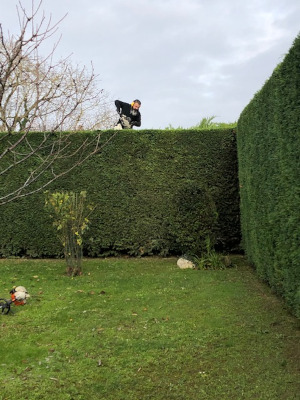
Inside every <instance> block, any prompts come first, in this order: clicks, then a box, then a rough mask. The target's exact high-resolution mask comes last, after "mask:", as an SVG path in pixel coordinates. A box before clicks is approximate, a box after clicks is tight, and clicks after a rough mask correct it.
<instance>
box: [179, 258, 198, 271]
mask: <svg viewBox="0 0 300 400" xmlns="http://www.w3.org/2000/svg"><path fill="white" fill-rule="evenodd" d="M177 266H178V267H179V268H180V269H188V268H191V269H193V268H195V264H194V263H193V262H192V261H190V260H186V259H185V258H183V257H180V258H179V259H178V260H177Z"/></svg>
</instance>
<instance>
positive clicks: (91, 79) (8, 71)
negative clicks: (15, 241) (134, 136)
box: [0, 0, 114, 205]
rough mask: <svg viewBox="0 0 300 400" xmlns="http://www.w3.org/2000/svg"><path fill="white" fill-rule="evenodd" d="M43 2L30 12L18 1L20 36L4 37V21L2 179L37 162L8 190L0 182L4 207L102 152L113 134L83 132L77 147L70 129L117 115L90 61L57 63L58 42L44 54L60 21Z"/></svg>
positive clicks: (107, 123)
mask: <svg viewBox="0 0 300 400" xmlns="http://www.w3.org/2000/svg"><path fill="white" fill-rule="evenodd" d="M41 5H42V0H40V2H39V4H38V6H37V7H35V6H34V1H32V8H31V10H30V13H28V12H27V11H26V9H25V8H24V7H23V6H22V3H21V2H19V6H18V7H17V13H18V17H19V26H20V30H19V33H18V34H17V35H11V34H9V33H8V34H7V36H6V37H5V35H4V31H3V27H2V24H0V132H2V134H0V183H1V179H5V176H6V175H7V174H8V172H9V171H11V170H13V169H14V168H17V167H19V166H20V165H21V164H22V163H24V162H25V161H27V160H28V159H31V158H34V160H35V162H34V163H33V164H34V167H33V168H31V169H30V171H29V172H28V176H27V177H26V178H25V180H24V181H23V182H19V183H18V184H16V183H15V184H14V185H13V186H12V187H10V188H9V189H6V192H5V190H4V189H3V187H4V186H5V187H7V186H6V185H1V186H0V190H1V191H0V205H1V204H5V203H8V202H10V201H13V200H15V199H17V198H20V197H24V196H28V195H29V194H32V193H35V192H37V191H40V190H42V189H44V188H45V187H46V186H48V185H49V184H50V183H51V182H53V181H54V180H55V179H57V178H58V177H60V176H62V175H64V174H66V173H68V172H70V170H71V169H73V168H75V167H76V166H78V165H80V164H82V163H83V162H84V161H85V160H86V159H87V158H88V157H90V156H91V155H93V154H95V153H97V152H99V151H100V150H101V148H102V147H103V146H104V145H106V144H107V141H110V140H111V139H112V137H113V136H114V133H112V134H111V136H109V137H107V135H106V139H105V140H103V139H102V138H101V132H99V134H97V135H95V134H94V135H82V140H81V141H80V143H79V144H78V145H77V147H76V148H74V145H73V144H72V140H71V135H72V134H70V133H68V134H67V133H66V131H69V132H70V131H78V130H86V129H103V128H104V129H107V128H110V127H111V126H112V122H113V117H112V115H113V114H112V110H111V109H110V102H109V99H108V95H107V94H106V93H105V92H104V91H103V90H99V89H98V86H97V83H98V82H97V78H98V77H97V75H96V74H95V72H94V69H93V66H92V65H91V69H90V70H88V69H87V68H86V67H85V66H84V67H82V68H80V67H79V66H78V65H76V66H74V65H73V64H72V63H71V61H70V58H69V57H67V58H65V59H61V60H59V61H54V52H55V49H56V47H57V44H58V42H56V43H54V44H53V48H52V50H51V51H50V52H49V53H48V54H47V55H46V56H41V54H40V53H41V51H40V49H41V47H42V46H43V45H44V43H45V41H47V40H48V39H49V38H52V37H53V35H54V34H55V33H56V32H57V29H58V26H59V23H60V22H61V20H60V21H58V22H57V23H52V21H51V17H49V19H46V17H45V15H44V13H42V14H41ZM33 132H44V133H43V134H41V133H35V136H37V135H38V140H37V138H36V137H35V138H34V140H32V135H33ZM45 132H46V133H45ZM54 132H55V134H54ZM69 158H72V165H70V163H69V164H68V163H65V169H64V170H58V169H57V168H55V163H56V161H57V160H61V159H69ZM46 171H47V174H45V172H46ZM46 175H47V178H46V179H45V178H44V177H45V176H46ZM42 177H43V179H42Z"/></svg>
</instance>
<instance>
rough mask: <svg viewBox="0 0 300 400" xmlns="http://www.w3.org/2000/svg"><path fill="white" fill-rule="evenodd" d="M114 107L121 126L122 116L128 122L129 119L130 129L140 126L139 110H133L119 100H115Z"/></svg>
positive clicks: (129, 105)
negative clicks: (118, 115)
mask: <svg viewBox="0 0 300 400" xmlns="http://www.w3.org/2000/svg"><path fill="white" fill-rule="evenodd" d="M115 105H116V107H117V111H118V113H119V114H120V119H119V121H118V123H120V124H121V125H122V126H123V121H122V116H125V117H127V119H128V120H129V118H130V120H129V123H130V125H131V128H132V127H133V126H141V113H140V112H139V110H134V109H133V108H132V105H131V104H129V103H124V102H123V101H120V100H116V101H115Z"/></svg>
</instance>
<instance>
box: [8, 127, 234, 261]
mask: <svg viewBox="0 0 300 400" xmlns="http://www.w3.org/2000/svg"><path fill="white" fill-rule="evenodd" d="M110 134H111V133H110V132H109V131H107V132H104V134H103V136H102V138H101V140H103V141H105V140H106V136H109V135H110ZM82 135H93V133H74V137H73V140H74V146H75V145H76V140H79V139H78V138H82ZM30 140H38V134H33V135H31V137H30ZM30 162H34V160H29V161H28V165H26V166H22V168H25V169H26V168H30ZM63 162H72V160H69V159H67V160H62V163H63ZM57 168H58V170H59V165H58V166H57ZM22 173H24V170H23V169H21V168H20V169H16V170H14V171H13V172H12V173H7V174H6V175H5V179H3V180H2V181H1V184H2V185H4V186H5V185H6V186H7V185H8V186H9V185H13V184H14V182H17V181H20V179H21V177H22ZM48 189H49V190H56V191H60V190H72V191H81V190H85V191H86V192H87V200H88V202H91V203H93V204H94V205H95V206H96V209H95V211H94V212H93V213H92V215H90V218H89V219H90V229H89V230H88V232H87V233H86V236H85V247H84V252H85V255H88V256H95V257H96V256H103V255H116V254H120V253H123V254H124V253H125V254H130V255H146V254H160V255H166V254H181V253H182V252H184V251H187V250H189V249H191V250H195V248H196V249H197V248H199V242H200V241H204V240H205V239H206V237H207V235H209V236H210V239H211V240H212V241H214V243H216V245H217V248H218V249H219V250H226V251H229V250H233V249H236V248H237V247H238V246H239V242H240V226H239V194H238V178H237V155H236V138H235V133H234V132H233V131H232V130H230V129H227V130H221V129H217V130H209V131H192V130H189V131H184V130H183V131H171V130H169V131H146V130H144V131H120V133H118V135H117V136H116V137H114V139H113V140H112V141H111V142H110V143H109V144H108V145H107V146H105V147H104V148H103V150H102V151H101V153H99V154H97V155H95V156H93V157H92V158H90V159H89V160H88V161H87V162H85V163H84V164H83V165H82V166H80V167H78V168H76V169H75V170H74V171H73V173H72V174H71V175H68V176H65V177H63V178H62V179H60V180H59V181H56V182H55V184H53V185H52V186H51V187H50V188H48ZM44 201H45V199H44V195H43V193H39V194H37V195H34V196H30V197H28V198H24V199H20V200H19V201H16V202H13V203H11V204H7V205H5V206H3V207H2V208H1V216H0V218H1V219H0V243H1V248H0V252H1V254H2V255H4V256H8V255H18V256H20V255H27V256H32V257H46V256H57V255H60V254H61V246H60V244H59V242H58V240H56V235H55V231H54V228H53V227H52V221H51V220H50V218H49V216H48V215H47V213H46V212H45V210H44ZM200 247H201V246H200Z"/></svg>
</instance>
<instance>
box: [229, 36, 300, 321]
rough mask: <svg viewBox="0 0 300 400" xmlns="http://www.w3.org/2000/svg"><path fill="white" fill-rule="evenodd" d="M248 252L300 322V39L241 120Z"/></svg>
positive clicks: (244, 230)
mask: <svg viewBox="0 0 300 400" xmlns="http://www.w3.org/2000/svg"><path fill="white" fill-rule="evenodd" d="M237 143H238V159H239V180H240V187H241V188H240V196H241V225H242V236H243V247H244V248H245V251H246V253H247V255H248V257H249V259H250V260H251V261H252V262H253V264H254V266H255V267H256V269H257V271H258V274H259V276H260V277H261V278H262V279H264V280H265V281H267V282H268V283H269V284H270V285H271V287H272V288H274V290H276V292H277V293H279V294H281V295H283V296H284V297H285V298H286V300H287V302H288V304H289V305H290V306H291V307H292V308H293V310H294V311H295V312H296V314H297V315H299V316H300V210H299V205H300V36H298V37H297V38H296V40H295V41H294V44H293V46H292V47H291V49H290V51H289V53H288V54H287V55H286V57H285V58H284V60H283V62H282V63H281V64H280V65H279V66H278V67H277V68H276V69H275V70H274V72H273V74H272V76H271V77H270V78H269V80H268V81H267V82H266V83H265V85H264V86H263V88H262V89H261V90H260V91H259V92H258V93H257V94H256V95H255V96H254V98H253V99H252V101H251V102H250V103H249V104H248V106H247V107H246V108H245V109H244V110H243V112H242V114H241V116H240V118H239V120H238V135H237Z"/></svg>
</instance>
